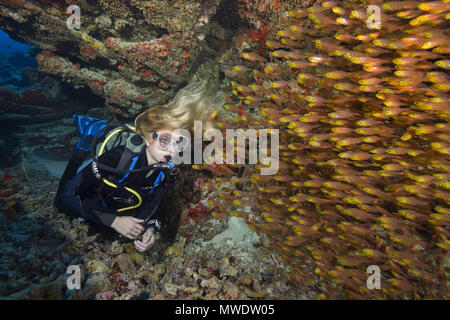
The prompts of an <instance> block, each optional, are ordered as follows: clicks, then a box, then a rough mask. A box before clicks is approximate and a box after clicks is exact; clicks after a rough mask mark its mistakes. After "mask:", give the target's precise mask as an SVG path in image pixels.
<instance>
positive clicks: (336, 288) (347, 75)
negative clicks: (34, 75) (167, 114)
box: [196, 0, 450, 299]
mask: <svg viewBox="0 0 450 320" xmlns="http://www.w3.org/2000/svg"><path fill="white" fill-rule="evenodd" d="M368 4H371V5H379V6H380V8H381V17H380V18H381V20H380V21H381V28H380V29H368V27H367V24H366V22H367V19H369V18H370V15H369V14H367V12H366V9H365V6H366V5H368ZM449 18H450V1H449V0H442V1H393V2H384V1H378V0H371V1H350V0H345V1H322V2H320V3H319V2H318V3H316V4H315V5H314V6H311V7H309V8H307V9H300V10H296V11H290V12H288V17H286V18H285V19H284V20H283V21H282V23H283V26H284V28H283V29H282V30H279V31H278V37H277V38H276V39H272V40H268V41H267V42H266V47H267V54H266V56H263V55H262V54H261V53H256V52H242V51H240V52H239V54H240V56H241V58H242V61H243V62H242V65H238V66H235V67H234V68H232V70H229V72H228V73H227V74H228V75H230V76H232V77H233V79H232V80H233V81H231V90H232V96H231V97H224V99H225V100H226V101H227V105H226V107H225V108H226V109H227V110H228V111H227V112H230V113H237V115H236V116H235V117H234V121H231V120H225V119H221V118H217V121H218V126H219V127H221V128H238V127H244V128H245V127H250V128H267V127H270V128H276V129H279V130H280V131H279V139H280V146H279V148H280V150H279V151H280V163H279V172H278V173H277V174H276V175H271V176H261V175H258V174H253V175H252V174H251V173H248V171H246V172H247V173H246V174H244V175H242V176H236V173H234V171H231V172H230V169H229V168H227V167H226V166H220V165H218V166H210V168H207V167H205V166H197V168H196V169H210V171H212V172H213V173H214V174H217V175H219V176H222V177H218V178H217V179H216V182H221V181H224V180H225V179H227V178H226V177H224V176H227V175H230V174H234V175H235V176H234V177H232V178H231V182H232V183H233V184H234V185H235V188H234V189H232V188H228V189H221V190H217V191H218V194H219V197H218V199H217V200H215V201H211V202H210V205H212V206H214V207H215V208H216V209H217V210H215V211H214V213H213V215H215V216H220V215H225V214H226V213H227V209H228V208H229V207H230V206H231V207H232V208H234V210H233V211H232V214H233V215H236V216H240V217H243V218H244V219H246V221H247V223H248V224H249V226H250V228H251V229H252V230H254V231H256V232H258V233H263V234H266V235H267V236H268V237H269V239H270V240H271V247H272V249H273V250H276V251H277V252H278V253H279V254H280V255H281V256H282V257H283V258H284V259H285V260H286V261H287V262H288V263H289V264H290V265H291V266H292V268H293V270H294V271H295V272H288V273H287V276H288V277H289V278H290V280H292V281H293V282H297V283H298V284H299V285H305V284H316V285H319V286H320V287H321V288H322V292H323V294H322V295H321V297H322V298H332V297H342V294H344V295H345V297H347V298H367V297H375V298H399V297H403V298H417V299H421V298H437V297H439V298H442V297H447V298H448V297H449V296H448V291H447V290H448V286H447V279H446V275H445V272H444V270H443V267H442V265H441V264H442V260H443V257H444V256H445V255H446V254H448V251H449V248H450V242H449V237H450V235H449V225H450V191H449V189H450V183H449V180H450V172H449V170H450V161H449V159H450V158H449V152H450V135H449V132H450V125H449V123H448V120H449V113H450V108H449V96H448V91H449V88H450V77H449V76H448V70H449V68H450V57H449V55H450V41H449V36H448V30H449V22H448V21H449ZM249 107H253V108H256V110H259V115H258V114H257V113H255V114H249V113H246V112H245V110H246V108H249ZM263 165H264V164H261V165H257V166H255V167H258V166H263ZM240 166H242V165H240ZM255 172H256V171H255ZM210 188H212V189H215V187H214V185H211V186H210ZM242 190H245V191H242ZM245 206H247V207H248V206H250V207H251V208H252V213H250V212H247V211H246V210H243V207H245ZM373 264H376V265H378V266H379V267H380V269H381V273H382V275H383V277H382V288H381V290H369V289H368V288H367V286H366V279H367V277H368V274H367V273H366V268H367V267H368V266H369V265H373ZM311 268H312V270H314V273H315V275H310V273H308V272H307V270H309V269H311Z"/></svg>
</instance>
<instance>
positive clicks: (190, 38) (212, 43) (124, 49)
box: [0, 0, 305, 119]
mask: <svg viewBox="0 0 450 320" xmlns="http://www.w3.org/2000/svg"><path fill="white" fill-rule="evenodd" d="M301 2H305V1H296V2H291V1H278V0H257V1H247V0H245V1H219V0H208V1H205V0H193V1H184V0H175V1H158V0H151V1H135V0H133V1H119V0H102V1H86V0H80V1H77V5H78V6H79V8H80V10H81V29H79V30H78V29H69V28H68V27H67V20H68V18H69V16H70V14H67V13H66V9H67V7H68V6H69V5H70V4H72V3H71V1H65V0H61V1H34V0H28V1H4V2H0V25H2V27H3V29H4V30H5V31H7V32H8V33H9V34H10V35H11V36H12V37H14V38H17V39H19V40H21V41H24V42H27V43H29V44H32V45H36V46H39V47H40V48H42V49H43V50H44V51H43V52H41V53H40V54H38V55H37V62H38V65H39V70H40V71H42V72H45V73H48V74H52V75H57V76H58V77H60V78H61V79H62V80H63V81H65V82H68V83H70V84H71V85H73V86H74V87H76V88H77V87H88V88H90V89H91V90H92V92H93V93H95V94H96V95H99V96H100V97H102V98H103V99H104V100H105V103H106V105H107V107H108V111H109V112H110V113H111V114H114V115H118V116H120V117H122V118H127V119H129V118H132V117H133V116H135V115H137V114H138V113H140V112H141V111H142V110H143V109H144V108H145V107H151V106H154V105H157V104H164V103H166V102H167V101H169V100H170V99H171V98H172V97H173V96H174V94H175V93H176V91H177V89H179V88H180V87H182V86H183V85H184V84H186V83H187V81H189V79H191V78H192V76H193V75H194V74H195V73H197V72H198V69H199V68H201V66H202V65H203V64H204V63H208V62H211V61H214V63H215V64H217V65H218V66H219V69H220V70H218V71H219V72H222V74H223V73H224V72H225V70H226V69H227V67H229V66H231V65H233V63H234V62H235V61H236V59H237V58H238V54H237V49H238V48H243V49H252V48H254V47H255V46H256V47H261V46H262V45H263V44H264V41H265V39H266V37H267V36H268V35H269V34H270V33H271V32H274V30H276V28H275V26H276V25H278V24H279V18H280V17H281V16H282V15H283V14H284V12H285V11H286V10H287V9H291V8H292V7H293V6H295V5H297V6H298V5H299V4H300V3H301ZM210 76H211V75H208V77H210ZM217 76H218V74H216V75H215V76H214V77H217ZM222 77H223V76H222ZM219 80H220V79H219Z"/></svg>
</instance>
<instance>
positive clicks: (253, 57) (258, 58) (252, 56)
mask: <svg viewBox="0 0 450 320" xmlns="http://www.w3.org/2000/svg"><path fill="white" fill-rule="evenodd" d="M239 55H240V56H241V57H242V58H244V59H246V60H249V61H260V62H267V59H266V58H264V57H261V56H260V55H259V54H257V53H255V52H242V50H240V49H239Z"/></svg>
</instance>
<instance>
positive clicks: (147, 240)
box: [134, 228, 155, 252]
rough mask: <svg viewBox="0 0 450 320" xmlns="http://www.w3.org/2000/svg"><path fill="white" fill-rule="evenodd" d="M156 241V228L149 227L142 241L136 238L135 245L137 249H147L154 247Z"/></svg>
mask: <svg viewBox="0 0 450 320" xmlns="http://www.w3.org/2000/svg"><path fill="white" fill-rule="evenodd" d="M154 243H155V229H153V228H148V229H147V231H145V233H144V236H143V237H142V241H139V240H135V241H134V246H135V247H136V250H137V251H140V252H142V251H145V250H148V249H150V248H151V247H152V245H153V244H154Z"/></svg>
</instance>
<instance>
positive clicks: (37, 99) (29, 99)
mask: <svg viewBox="0 0 450 320" xmlns="http://www.w3.org/2000/svg"><path fill="white" fill-rule="evenodd" d="M46 100H47V98H46V97H45V95H43V94H42V93H40V92H37V91H28V92H27V93H26V94H25V96H24V97H23V104H31V105H35V106H44V105H46V102H45V101H46Z"/></svg>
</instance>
